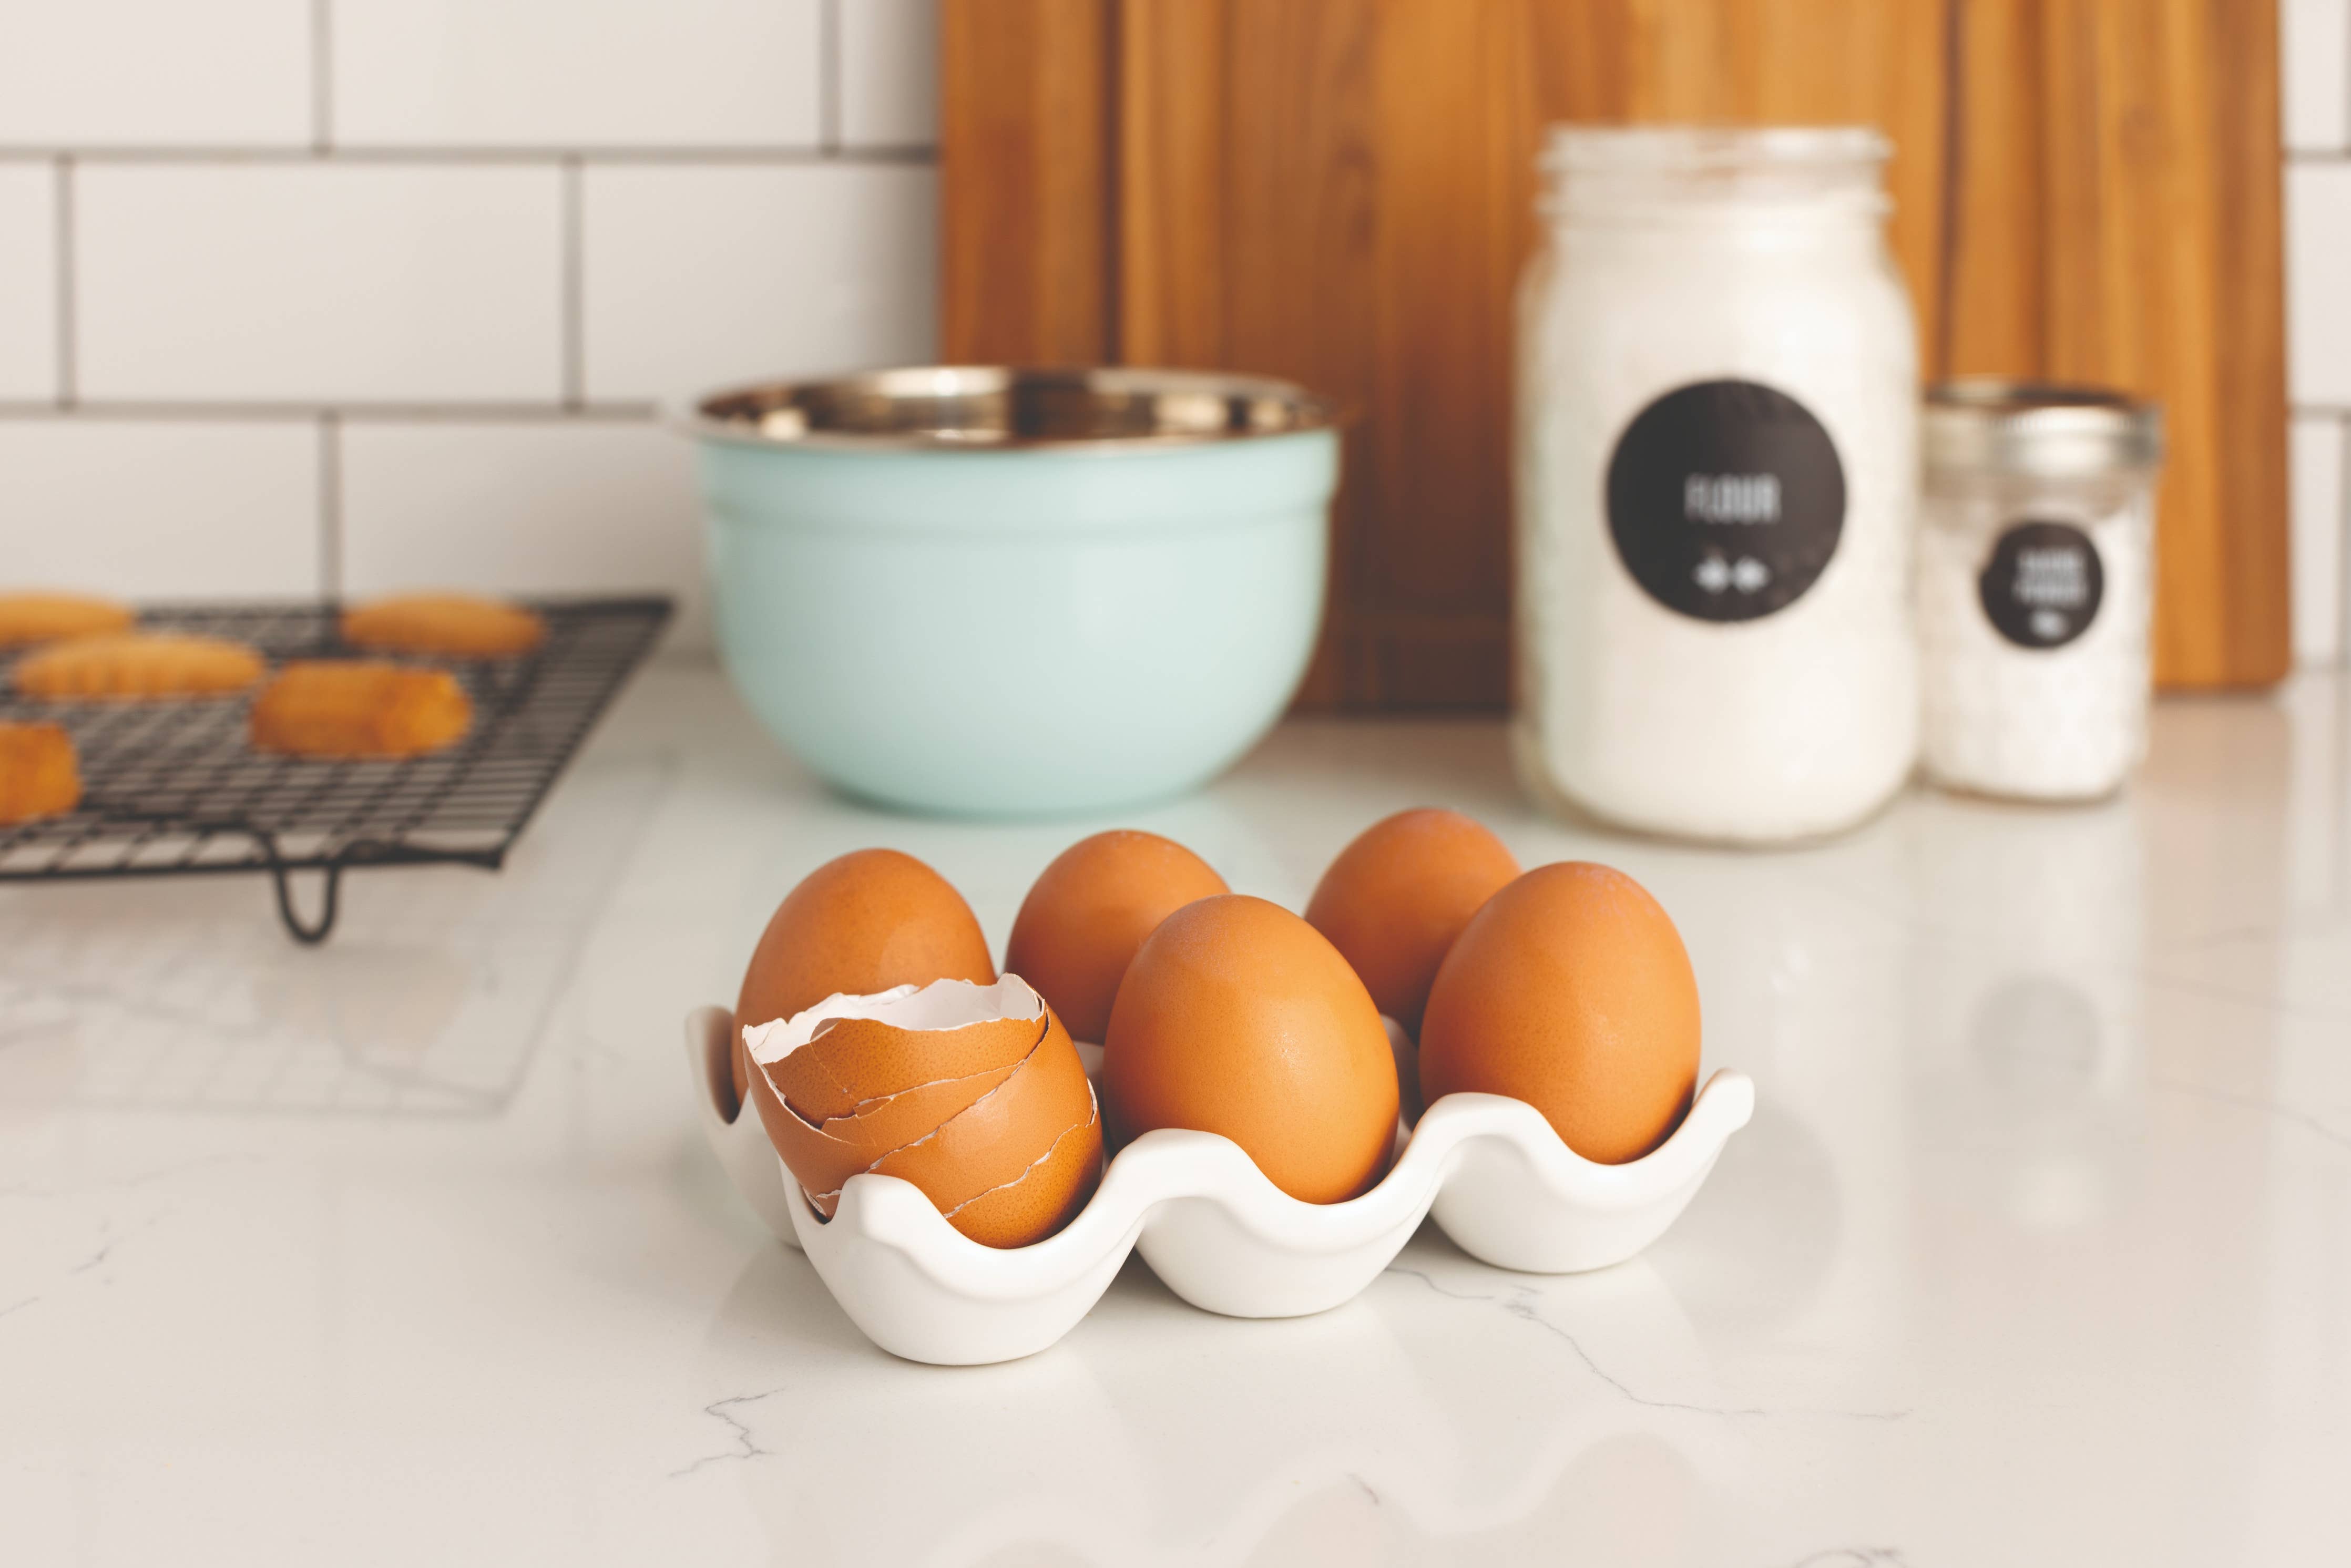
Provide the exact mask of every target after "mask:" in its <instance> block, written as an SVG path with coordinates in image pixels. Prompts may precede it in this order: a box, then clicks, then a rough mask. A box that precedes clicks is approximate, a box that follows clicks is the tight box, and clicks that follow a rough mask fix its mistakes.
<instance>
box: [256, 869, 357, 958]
mask: <svg viewBox="0 0 2351 1568" xmlns="http://www.w3.org/2000/svg"><path fill="white" fill-rule="evenodd" d="M269 876H270V880H271V881H272V882H273V883H276V884H277V918H278V919H280V920H282V921H284V922H285V923H286V929H287V932H289V933H290V934H291V935H292V936H293V937H294V940H295V941H297V942H299V943H301V944H302V945H303V946H306V947H315V946H318V945H319V943H321V942H324V941H325V940H326V939H327V933H329V931H332V930H333V929H334V928H335V901H336V894H337V893H338V892H339V891H340V889H341V887H342V882H343V868H342V867H341V866H340V865H330V866H329V867H327V869H326V870H325V871H324V872H322V873H319V918H318V919H317V920H315V921H312V922H310V923H308V924H307V925H306V924H304V922H303V919H302V917H301V915H298V914H297V913H295V909H294V888H293V885H292V883H293V879H294V873H291V872H289V871H287V869H286V868H285V867H284V866H282V865H276V864H273V865H271V866H270V868H269Z"/></svg>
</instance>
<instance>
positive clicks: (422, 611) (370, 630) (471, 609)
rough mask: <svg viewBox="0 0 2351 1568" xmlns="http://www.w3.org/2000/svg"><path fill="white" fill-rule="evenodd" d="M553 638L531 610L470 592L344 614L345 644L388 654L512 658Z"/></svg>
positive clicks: (383, 603)
mask: <svg viewBox="0 0 2351 1568" xmlns="http://www.w3.org/2000/svg"><path fill="white" fill-rule="evenodd" d="M546 640H547V622H544V621H542V620H540V619H539V618H538V616H536V615H534V614H532V613H531V612H529V611H528V610H524V609H521V608H519V607H517V606H516V605H512V604H504V603H500V602H499V601H496V600H495V599H480V598H476V597H475V596H474V595H472V594H466V593H403V594H398V595H395V596H393V597H392V598H390V599H379V600H376V601H373V602H372V603H368V604H359V605H354V606H352V607H351V608H350V609H349V610H347V611H345V612H343V641H344V642H346V643H350V645H351V646H352V647H354V648H371V649H373V650H375V651H376V652H378V653H423V654H433V655H438V656H440V657H442V658H445V659H511V658H514V657H516V656H517V655H519V654H523V653H529V652H530V651H531V650H532V649H533V648H536V647H538V645H539V643H543V642H545V641H546Z"/></svg>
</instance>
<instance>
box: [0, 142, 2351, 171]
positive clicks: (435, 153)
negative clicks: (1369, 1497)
mask: <svg viewBox="0 0 2351 1568" xmlns="http://www.w3.org/2000/svg"><path fill="white" fill-rule="evenodd" d="M938 155H939V150H938V147H937V145H936V144H935V143H934V142H902V143H898V144H894V145H879V144H877V145H866V144H862V143H861V144H859V145H858V146H855V147H848V146H832V147H826V146H823V145H807V146H803V145H799V144H797V143H787V142H777V143H774V144H772V145H749V146H740V145H737V146H721V145H718V144H716V143H712V144H708V145H703V146H695V145H686V146H679V147H622V146H611V145H595V146H585V145H583V146H577V147H524V146H507V147H499V146H460V145H456V144H454V143H451V144H445V145H442V146H427V145H421V144H420V145H417V146H413V147H405V146H398V145H390V144H370V143H364V142H360V143H354V142H349V141H344V142H338V143H335V144H333V145H331V146H328V147H324V148H320V147H315V146H308V145H303V146H296V145H291V144H288V145H287V146H282V147H254V146H231V145H223V146H203V145H195V144H191V145H187V146H182V147H84V146H64V145H52V144H47V143H43V144H40V145H32V144H17V145H5V144H0V163H47V162H55V161H56V160H57V159H59V158H72V159H74V160H76V161H77V162H83V163H126V164H152V163H201V164H213V165H218V164H224V163H308V162H329V163H392V164H416V165H427V166H429V165H437V164H445V163H458V164H485V163H486V164H521V165H525V166H533V167H541V168H544V167H549V166H557V165H560V164H562V163H563V162H566V161H567V160H575V159H576V160H578V161H579V162H582V163H585V164H600V163H619V164H630V165H639V164H653V165H660V164H674V165H677V166H681V167H686V168H693V167H698V166H705V165H727V164H752V165H775V166H778V167H783V168H791V167H796V166H799V165H801V164H807V163H824V162H833V161H835V160H838V161H841V162H852V163H873V164H885V165H887V164H902V163H904V164H915V165H921V164H926V163H935V162H938ZM2315 157H2317V158H2318V159H2319V160H2321V161H2333V160H2336V159H2339V158H2343V157H2351V152H2346V153H2342V154H2337V153H2331V152H2329V153H2321V154H2316V155H2315Z"/></svg>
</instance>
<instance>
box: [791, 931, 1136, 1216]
mask: <svg viewBox="0 0 2351 1568" xmlns="http://www.w3.org/2000/svg"><path fill="white" fill-rule="evenodd" d="M835 1007H837V1008H839V1009H840V1016H838V1017H837V1018H835V1019H828V1018H826V1017H824V1016H823V1015H822V1014H820V1015H819V1016H818V1017H816V1018H811V1019H802V1020H801V1021H800V1024H799V1028H798V1030H797V1032H795V1030H794V1029H793V1028H792V1027H790V1026H787V1025H785V1024H783V1023H780V1022H778V1023H770V1024H766V1025H761V1026H758V1027H756V1028H753V1029H750V1030H746V1031H745V1039H746V1040H747V1055H752V1056H755V1057H756V1061H755V1071H756V1073H757V1076H755V1077H754V1078H753V1080H752V1083H751V1090H750V1099H751V1103H752V1104H753V1105H755V1106H756V1107H757V1108H758V1113H759V1122H760V1124H761V1125H762V1126H763V1127H765V1128H766V1129H767V1133H768V1142H770V1143H772V1144H774V1145H776V1152H777V1153H778V1155H782V1156H783V1161H784V1165H785V1166H786V1167H787V1168H788V1169H789V1170H790V1171H791V1173H792V1176H793V1177H794V1179H796V1180H797V1181H799V1184H800V1187H801V1190H802V1191H804V1192H805V1193H807V1195H808V1198H809V1201H810V1204H812V1205H813V1206H814V1207H815V1208H816V1210H817V1212H818V1213H820V1214H821V1215H823V1216H824V1217H825V1218H828V1219H830V1218H832V1216H833V1214H834V1212H835V1211H836V1210H837V1209H838V1207H840V1203H841V1188H842V1187H843V1186H846V1185H847V1183H848V1181H849V1178H850V1177H851V1176H858V1175H861V1174H864V1173H868V1172H871V1173H873V1174H877V1175H881V1176H897V1177H900V1178H901V1179H903V1180H905V1181H909V1182H912V1183H913V1184H914V1186H917V1187H920V1188H921V1189H922V1191H923V1194H924V1196H925V1197H928V1198H929V1199H930V1200H931V1201H932V1202H933V1203H934V1204H936V1205H937V1206H938V1208H939V1212H940V1213H942V1214H944V1215H945V1216H946V1218H947V1222H948V1223H949V1224H951V1225H953V1226H954V1227H955V1228H956V1229H957V1230H960V1231H962V1232H963V1233H964V1234H965V1235H966V1236H968V1237H970V1238H971V1239H973V1240H975V1241H977V1242H980V1243H982V1244H983V1245H986V1246H989V1247H1025V1246H1027V1245H1029V1243H1030V1242H1032V1241H1037V1240H1041V1239H1044V1238H1045V1237H1047V1236H1050V1235H1051V1234H1052V1233H1053V1232H1054V1231H1056V1230H1059V1229H1060V1228H1061V1227H1062V1226H1063V1225H1065V1224H1067V1223H1068V1222H1069V1220H1070V1218H1071V1216H1073V1215H1075V1214H1076V1213H1077V1211H1078V1210H1079V1209H1080V1208H1081V1207H1084V1206H1085V1201H1086V1199H1087V1197H1090V1196H1091V1195H1092V1192H1093V1189H1094V1187H1095V1186H1096V1184H1097V1183H1098V1182H1099V1181H1100V1180H1101V1176H1102V1116H1101V1113H1100V1112H1099V1111H1098V1110H1097V1108H1096V1105H1095V1102H1094V1094H1093V1089H1092V1085H1090V1084H1088V1083H1087V1082H1086V1073H1085V1069H1084V1067H1083V1066H1081V1064H1080V1062H1079V1061H1078V1051H1077V1047H1076V1046H1075V1045H1073V1044H1071V1040H1070V1036H1069V1032H1068V1031H1067V1030H1064V1029H1062V1027H1061V1022H1060V1020H1058V1019H1055V1018H1054V1017H1053V1015H1052V1013H1051V1011H1050V1009H1048V1008H1047V1007H1046V1006H1045V1003H1044V1001H1043V1000H1042V998H1040V997H1039V996H1038V995H1037V993H1036V992H1034V991H1033V990H1031V989H1029V987H1028V986H1026V985H1024V984H1022V983H1021V981H1020V979H1019V977H1017V976H1008V977H1006V978H1005V979H1004V980H1003V981H1002V982H1001V983H1000V984H998V985H994V986H987V987H974V986H968V985H964V984H962V983H960V982H954V981H950V982H946V984H944V985H940V984H935V985H932V986H930V987H926V988H924V989H923V990H922V991H920V992H917V993H915V994H914V995H913V996H907V997H898V998H873V997H869V998H852V999H850V1000H847V1001H844V1002H843V1003H839V1004H835ZM826 1010H827V1011H831V1010H832V1009H826Z"/></svg>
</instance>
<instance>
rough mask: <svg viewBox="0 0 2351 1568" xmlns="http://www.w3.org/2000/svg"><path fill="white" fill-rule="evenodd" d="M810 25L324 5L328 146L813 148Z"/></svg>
mask: <svg viewBox="0 0 2351 1568" xmlns="http://www.w3.org/2000/svg"><path fill="white" fill-rule="evenodd" d="M818 17H819V13H818V0H662V4H659V5H653V4H649V3H648V0H498V3H496V4H484V3H483V0H335V8H334V26H333V29H332V39H333V57H334V75H333V82H334V91H333V102H334V132H335V138H336V140H337V141H338V142H341V143H348V144H352V145H378V144H381V145H399V146H411V145H417V144H441V145H454V146H460V147H491V146H496V147H507V146H526V147H548V146H572V147H578V146H591V147H679V146H726V147H735V146H742V147H752V146H757V147H768V146H776V145H785V146H799V147H807V146H813V145H814V144H815V142H816V140H817V112H818V99H819V54H818V48H817V43H818V33H819V20H818Z"/></svg>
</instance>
